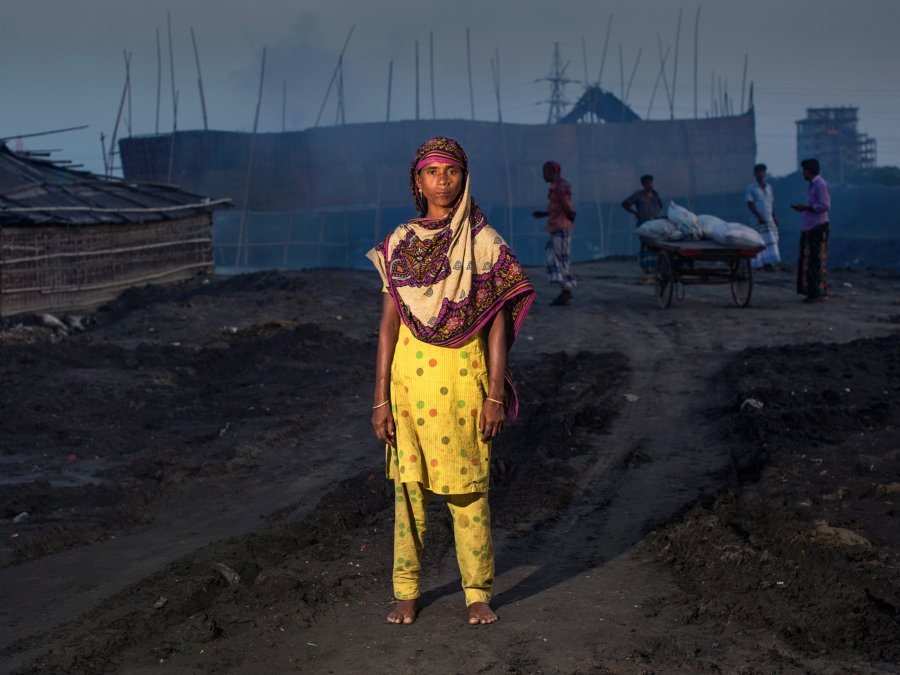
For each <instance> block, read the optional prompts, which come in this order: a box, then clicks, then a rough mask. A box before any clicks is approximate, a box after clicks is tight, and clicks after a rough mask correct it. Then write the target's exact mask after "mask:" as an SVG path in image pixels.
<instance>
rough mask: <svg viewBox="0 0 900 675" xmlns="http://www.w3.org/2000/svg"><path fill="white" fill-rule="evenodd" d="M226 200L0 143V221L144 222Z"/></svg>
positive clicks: (201, 210) (178, 215)
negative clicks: (72, 165)
mask: <svg viewBox="0 0 900 675" xmlns="http://www.w3.org/2000/svg"><path fill="white" fill-rule="evenodd" d="M227 202H228V200H215V201H212V200H210V199H209V198H207V197H203V196H201V195H197V194H192V193H190V192H185V191H183V190H179V189H178V188H175V187H172V186H167V185H149V184H138V183H133V182H129V181H124V180H121V179H118V178H105V177H103V176H98V175H97V174H92V173H89V172H87V171H75V170H73V169H67V168H64V167H61V166H57V165H56V164H54V163H53V162H52V161H48V160H43V159H38V158H35V157H30V156H26V155H21V154H17V153H15V152H13V151H12V150H10V149H9V148H8V147H7V146H6V145H5V144H2V143H0V226H3V225H5V226H12V225H15V226H29V225H41V226H44V225H51V226H52V225H62V226H66V225H97V224H126V223H146V222H153V221H159V220H169V219H176V218H184V217H186V216H189V215H192V214H199V213H206V212H208V211H210V210H212V209H214V208H216V207H219V206H223V205H224V204H226V203H227Z"/></svg>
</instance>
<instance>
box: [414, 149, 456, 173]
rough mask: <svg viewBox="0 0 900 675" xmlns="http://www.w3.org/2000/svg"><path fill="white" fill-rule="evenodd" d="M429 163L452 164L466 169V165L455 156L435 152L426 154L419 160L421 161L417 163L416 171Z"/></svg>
mask: <svg viewBox="0 0 900 675" xmlns="http://www.w3.org/2000/svg"><path fill="white" fill-rule="evenodd" d="M429 164H452V165H453V166H458V167H459V168H460V169H463V170H465V167H464V166H463V165H462V164H461V163H460V162H459V161H458V160H456V159H454V158H453V157H447V156H446V155H443V154H438V153H437V152H433V153H430V154H428V155H425V156H424V157H423V158H422V159H420V160H419V163H418V164H416V169H415V170H416V172H418V171H419V170H420V169H421V168H422V167H425V166H428V165H429Z"/></svg>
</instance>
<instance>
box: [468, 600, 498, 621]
mask: <svg viewBox="0 0 900 675" xmlns="http://www.w3.org/2000/svg"><path fill="white" fill-rule="evenodd" d="M499 618H500V617H498V616H497V615H496V614H494V610H492V609H491V606H490V605H489V604H487V603H486V602H473V603H472V604H471V605H469V623H470V624H473V625H474V624H479V623H494V622H495V621H496V620H497V619H499Z"/></svg>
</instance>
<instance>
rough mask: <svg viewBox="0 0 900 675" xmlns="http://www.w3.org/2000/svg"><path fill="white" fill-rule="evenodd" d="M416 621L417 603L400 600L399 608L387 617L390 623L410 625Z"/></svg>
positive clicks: (395, 608) (398, 602)
mask: <svg viewBox="0 0 900 675" xmlns="http://www.w3.org/2000/svg"><path fill="white" fill-rule="evenodd" d="M415 620H416V601H415V600H398V601H397V606H396V607H394V609H393V611H392V612H391V613H390V614H388V615H387V622H388V623H406V624H410V623H412V622H413V621H415Z"/></svg>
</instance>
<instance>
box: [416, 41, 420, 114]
mask: <svg viewBox="0 0 900 675" xmlns="http://www.w3.org/2000/svg"><path fill="white" fill-rule="evenodd" d="M416 119H417V120H418V119H419V41H418V40H416Z"/></svg>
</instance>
